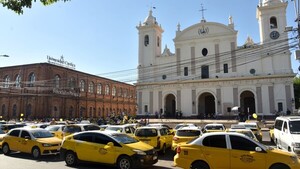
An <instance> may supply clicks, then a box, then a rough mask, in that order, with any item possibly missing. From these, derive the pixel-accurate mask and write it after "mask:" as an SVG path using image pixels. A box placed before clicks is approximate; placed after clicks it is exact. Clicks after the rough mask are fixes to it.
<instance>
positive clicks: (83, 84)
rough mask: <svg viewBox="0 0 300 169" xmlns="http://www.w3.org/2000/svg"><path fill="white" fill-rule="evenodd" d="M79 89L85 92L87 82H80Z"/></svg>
mask: <svg viewBox="0 0 300 169" xmlns="http://www.w3.org/2000/svg"><path fill="white" fill-rule="evenodd" d="M79 87H80V91H81V92H84V88H85V82H84V80H80V84H79Z"/></svg>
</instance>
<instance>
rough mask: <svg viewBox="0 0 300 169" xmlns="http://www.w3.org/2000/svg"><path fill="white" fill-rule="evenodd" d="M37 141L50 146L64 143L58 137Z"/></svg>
mask: <svg viewBox="0 0 300 169" xmlns="http://www.w3.org/2000/svg"><path fill="white" fill-rule="evenodd" d="M36 141H38V142H40V143H49V144H60V143H61V142H62V140H61V139H59V138H57V137H48V138H37V139H36Z"/></svg>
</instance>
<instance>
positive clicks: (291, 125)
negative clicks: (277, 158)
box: [274, 116, 300, 155]
mask: <svg viewBox="0 0 300 169" xmlns="http://www.w3.org/2000/svg"><path fill="white" fill-rule="evenodd" d="M274 142H275V143H276V145H277V147H278V148H282V149H285V150H287V151H290V152H294V153H296V154H298V155H300V116H282V117H277V118H276V119H275V124H274Z"/></svg>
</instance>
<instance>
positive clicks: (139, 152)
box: [133, 149, 146, 155]
mask: <svg viewBox="0 0 300 169" xmlns="http://www.w3.org/2000/svg"><path fill="white" fill-rule="evenodd" d="M133 151H134V152H135V153H136V154H138V155H146V153H145V152H144V151H142V150H138V149H134V150H133Z"/></svg>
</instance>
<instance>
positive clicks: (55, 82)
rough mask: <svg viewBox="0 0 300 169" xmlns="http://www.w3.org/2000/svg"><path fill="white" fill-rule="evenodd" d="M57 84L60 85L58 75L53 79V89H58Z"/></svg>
mask: <svg viewBox="0 0 300 169" xmlns="http://www.w3.org/2000/svg"><path fill="white" fill-rule="evenodd" d="M59 84H60V77H59V75H55V77H54V85H55V88H59Z"/></svg>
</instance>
